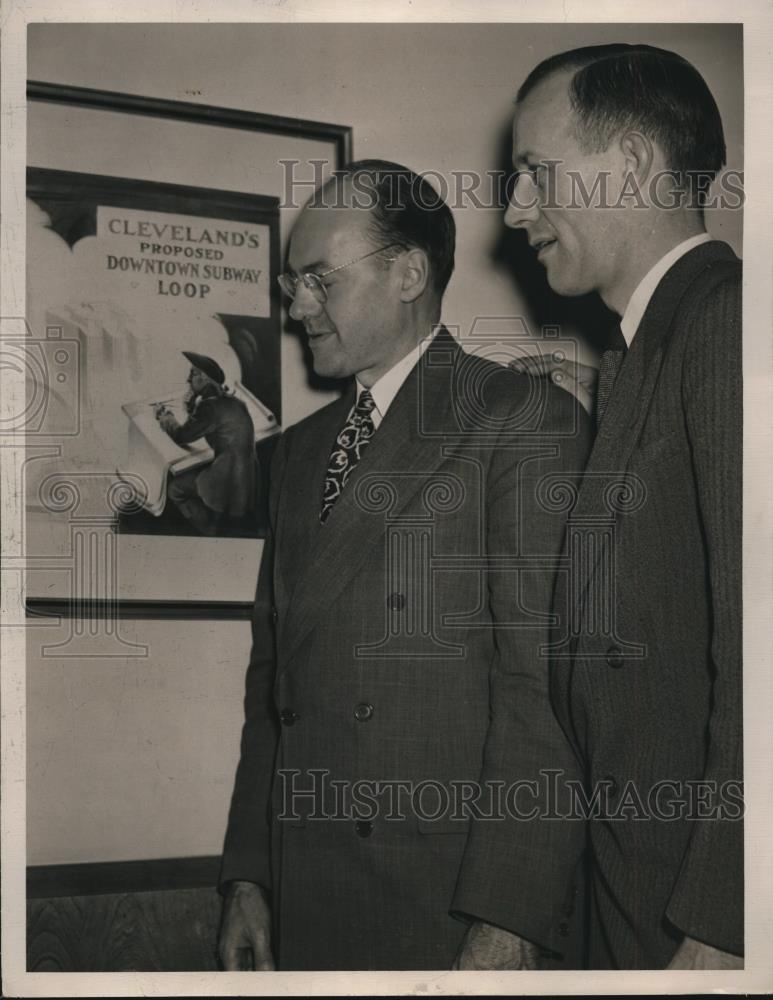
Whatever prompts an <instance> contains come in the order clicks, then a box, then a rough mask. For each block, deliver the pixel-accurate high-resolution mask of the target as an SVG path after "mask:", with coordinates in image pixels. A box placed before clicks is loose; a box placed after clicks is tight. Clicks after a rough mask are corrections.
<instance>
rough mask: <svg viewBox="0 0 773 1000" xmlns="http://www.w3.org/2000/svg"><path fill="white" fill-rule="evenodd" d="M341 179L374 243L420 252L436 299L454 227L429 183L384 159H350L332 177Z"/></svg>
mask: <svg viewBox="0 0 773 1000" xmlns="http://www.w3.org/2000/svg"><path fill="white" fill-rule="evenodd" d="M341 180H348V181H349V182H350V184H349V185H348V187H347V189H346V190H347V192H348V194H347V197H349V198H351V199H352V200H353V203H354V204H355V205H357V206H359V207H361V208H365V209H368V210H370V211H371V224H370V236H371V238H372V240H373V242H374V244H381V245H391V246H398V247H401V248H402V249H404V250H410V249H412V248H418V249H420V250H424V252H425V253H426V254H427V257H428V259H429V266H430V282H431V285H432V288H433V289H434V291H435V292H436V293H437V295H438V296H442V295H443V292H444V291H445V290H446V286H447V285H448V282H449V280H450V278H451V274H452V273H453V270H454V249H455V246H456V223H455V222H454V217H453V214H452V213H451V209H450V208H449V207H448V205H447V204H446V203H445V201H444V200H443V198H441V196H440V195H439V194H438V193H437V191H436V190H435V188H434V187H433V186H432V185H431V184H430V183H429V181H428V180H427V179H426V178H425V177H422V176H421V175H420V174H417V173H415V172H414V171H413V170H411V169H409V168H408V167H405V166H403V165H402V164H400V163H392V162H391V161H389V160H355V161H354V162H352V163H349V164H347V165H346V166H345V167H344V168H343V169H341V170H337V171H336V172H335V179H334V183H337V184H338V183H339V182H340V181H341ZM340 190H341V189H340V188H339V192H340Z"/></svg>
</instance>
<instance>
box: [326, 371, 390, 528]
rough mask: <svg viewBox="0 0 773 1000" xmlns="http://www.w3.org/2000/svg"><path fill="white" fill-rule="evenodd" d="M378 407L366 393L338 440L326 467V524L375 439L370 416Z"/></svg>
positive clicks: (358, 402)
mask: <svg viewBox="0 0 773 1000" xmlns="http://www.w3.org/2000/svg"><path fill="white" fill-rule="evenodd" d="M375 405H376V403H375V400H374V399H373V396H371V394H370V389H363V391H362V392H361V393H360V396H359V399H358V400H357V403H356V404H355V405H354V406H353V407H352V409H351V410H350V411H349V416H348V417H347V418H346V423H345V424H344V426H343V427H342V428H341V430H340V432H339V434H338V437H337V438H336V441H335V444H334V445H333V450H332V451H331V452H330V459H329V461H328V463H327V475H326V476H325V492H324V495H323V497H322V510H321V511H320V512H319V519H320V521H322V523H323V524H324V522H325V521H326V520H327V516H328V514H329V513H330V511H331V510H332V509H333V505H334V504H335V502H336V500H337V499H338V498H339V497H340V496H341V493H342V492H343V489H344V486H345V485H346V480H347V479H348V478H349V476H350V475H351V473H352V470H353V469H354V467H355V466H356V465H357V463H358V462H359V460H360V456H361V455H362V453H363V451H364V450H365V448H366V447H367V444H368V442H369V441H370V439H371V438H372V437H373V432H374V430H375V427H374V425H373V417H372V416H371V412H372V410H373V407H374V406H375Z"/></svg>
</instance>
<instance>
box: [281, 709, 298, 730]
mask: <svg viewBox="0 0 773 1000" xmlns="http://www.w3.org/2000/svg"><path fill="white" fill-rule="evenodd" d="M279 718H280V719H281V720H282V725H283V726H294V725H295V723H296V722H297V721H298V719H300V715H298V713H297V712H294V711H293V710H292V709H291V708H283V709H282V711H281V712H280V713H279Z"/></svg>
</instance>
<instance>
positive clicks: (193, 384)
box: [154, 351, 258, 535]
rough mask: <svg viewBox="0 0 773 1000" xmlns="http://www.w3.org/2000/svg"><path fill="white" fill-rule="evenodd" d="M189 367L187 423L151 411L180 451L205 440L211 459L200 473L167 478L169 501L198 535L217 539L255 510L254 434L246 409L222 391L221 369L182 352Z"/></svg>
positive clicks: (160, 407) (162, 408)
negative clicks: (228, 523) (230, 521)
mask: <svg viewBox="0 0 773 1000" xmlns="http://www.w3.org/2000/svg"><path fill="white" fill-rule="evenodd" d="M182 353H183V355H184V357H186V358H187V359H188V361H190V363H191V370H190V372H189V374H188V386H189V389H188V391H187V392H186V394H185V397H184V400H183V402H184V405H185V410H186V412H187V415H188V416H187V419H186V420H185V422H184V423H182V424H181V423H179V422H178V421H177V419H176V418H175V416H174V414H173V413H172V411H171V410H170V409H168V408H167V406H166V405H165V404H164V403H158V404H156V405H155V406H154V414H155V417H156V419H157V420H158V422H159V424H160V425H161V427H162V429H163V430H164V431H166V433H167V434H168V435H169V437H171V438H172V440H173V441H174V442H175V444H178V445H187V444H191V443H193V442H194V441H197V440H198V439H200V438H204V439H205V440H206V442H207V444H208V445H209V446H210V448H212V450H213V451H214V453H215V457H214V459H213V461H212V462H211V463H210V464H209V465H207V466H205V467H204V468H203V469H201V468H198V469H191V470H189V471H186V472H182V473H180V474H179V475H176V476H173V477H170V479H169V485H168V487H167V496H168V498H169V499H170V500H171V501H172V502H173V503H174V504H175V506H176V507H177V508H178V510H179V511H180V513H181V514H182V515H183V516H184V517H185V518H186V520H187V521H189V522H190V523H191V524H192V525H193V527H195V528H196V530H197V531H199V532H200V533H201V534H202V535H217V534H218V533H219V531H220V528H221V525H222V522H223V521H224V519H225V518H240V517H244V516H245V515H246V514H248V513H249V512H250V511H252V510H253V509H254V506H255V498H256V495H257V489H258V466H257V461H256V458H255V428H254V425H253V422H252V417H251V416H250V413H249V411H248V409H247V407H246V406H245V404H244V403H243V402H242V401H241V400H240V399H237V398H236V397H235V396H234V395H233V393H232V392H231V391H230V390H229V389H228V387H227V386H226V385H225V373H224V372H223V369H222V368H221V367H220V365H219V364H218V363H217V362H216V361H215V360H213V359H212V358H209V357H207V356H206V355H204V354H195V353H194V352H193V351H183V352H182Z"/></svg>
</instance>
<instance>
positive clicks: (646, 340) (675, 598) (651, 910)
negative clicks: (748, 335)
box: [551, 242, 743, 968]
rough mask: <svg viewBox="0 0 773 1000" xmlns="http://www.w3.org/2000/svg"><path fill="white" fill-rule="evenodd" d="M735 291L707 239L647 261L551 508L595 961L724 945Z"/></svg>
mask: <svg viewBox="0 0 773 1000" xmlns="http://www.w3.org/2000/svg"><path fill="white" fill-rule="evenodd" d="M740 293H741V264H740V262H739V261H738V259H737V258H736V257H735V255H734V254H733V253H732V251H731V250H730V248H729V247H728V246H726V245H725V244H723V243H719V242H710V243H706V244H704V245H702V246H699V247H697V248H695V249H694V250H692V251H691V252H689V253H688V254H686V255H685V256H684V257H683V258H681V259H680V260H679V261H677V263H676V264H675V265H674V266H673V267H672V268H671V269H670V270H669V271H668V272H667V274H666V275H665V276H664V278H663V279H662V281H661V283H660V285H659V286H658V288H657V289H656V291H655V293H654V295H653V297H652V299H651V301H650V304H649V307H648V308H647V310H646V313H645V315H644V317H643V318H642V321H641V324H640V326H639V329H638V331H637V333H636V336H635V338H634V340H633V343H632V346H631V349H630V351H629V352H628V354H627V356H626V359H625V362H624V364H623V367H622V369H621V371H620V374H619V375H618V378H617V381H616V383H615V385H614V388H613V390H612V395H611V397H610V399H609V402H608V404H607V409H606V411H605V414H604V418H603V420H602V422H601V425H600V428H599V431H598V435H597V438H596V441H595V444H594V448H593V451H592V453H591V457H590V459H589V463H588V467H587V470H586V473H585V476H584V479H583V483H582V487H581V489H580V492H579V498H578V500H577V503H576V506H575V509H574V511H573V513H572V516H571V519H570V527H569V531H568V536H567V538H568V542H567V544H568V546H569V549H571V550H572V564H573V567H574V577H573V581H572V583H571V584H570V578H569V574H568V573H566V574H562V575H560V576H559V580H558V586H557V591H556V602H555V608H556V611H557V612H558V614H559V616H560V618H561V621H562V623H563V624H562V629H561V630H560V631H558V632H557V633H556V636H555V642H554V664H553V669H552V674H551V688H552V697H553V703H554V707H555V710H556V713H557V715H558V717H559V719H560V720H561V723H562V725H563V727H564V729H565V731H566V733H567V734H568V736H569V738H570V740H571V742H572V744H573V746H574V748H575V751H576V753H577V756H578V758H579V760H580V762H581V765H582V767H583V769H584V772H585V778H586V782H587V784H588V786H589V794H590V791H591V790H592V789H593V788H596V789H597V790H598V789H599V788H604V789H608V790H609V792H610V798H609V802H608V806H609V808H608V810H607V813H606V815H607V818H606V819H605V818H597V819H594V820H593V821H592V822H591V823H590V839H591V845H592V856H593V869H594V875H593V907H592V920H591V962H592V964H593V965H595V966H601V967H610V966H611V967H619V968H657V967H661V966H664V965H666V964H667V963H668V961H669V959H670V958H671V956H672V955H673V952H674V951H675V949H676V947H677V946H678V943H679V941H680V940H681V936H682V934H687V935H689V936H691V937H694V938H697V939H698V940H700V941H703V942H706V943H708V944H711V945H714V946H715V947H718V948H721V949H724V950H729V951H733V952H736V953H740V952H742V950H743V826H742V822H741V821H739V819H738V817H739V816H740V813H741V809H740V807H739V788H738V786H739V785H740V781H741V779H742V756H741V755H742V726H741V721H742V720H741V713H742V684H741V501H742V395H741V394H742V385H741V308H740ZM621 474H624V486H623V487H622V489H621V490H620V489H618V490H616V489H615V487H614V486H613V485H612V484H613V483H614V481H615V480H616V479H617V480H620V479H621ZM663 782H676V783H678V784H677V785H669V784H663V785H660V784H659V783H663ZM700 782H707V783H711V784H706V785H705V786H703V790H702V791H701V790H700V789H701V786H700V784H699V783H700ZM658 788H660V791H658ZM701 796H703V805H700V804H699V803H698V802H697V800H698V799H700V798H701ZM680 799H685V800H687V802H688V805H687V806H682V805H680V801H679V800H680ZM640 802H641V807H640V804H639V803H640ZM623 807H624V808H623ZM642 807H643V808H642ZM711 809H714V810H715V812H714V818H702V816H703V815H705V814H707V813H709V812H710V811H711ZM621 812H622V815H619V814H620V813H621ZM672 814H673V817H674V818H671V819H668V818H666V817H668V816H671V815H672ZM646 816H649V818H645V817H646ZM610 817H611V818H610ZM720 817H723V818H720Z"/></svg>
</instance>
